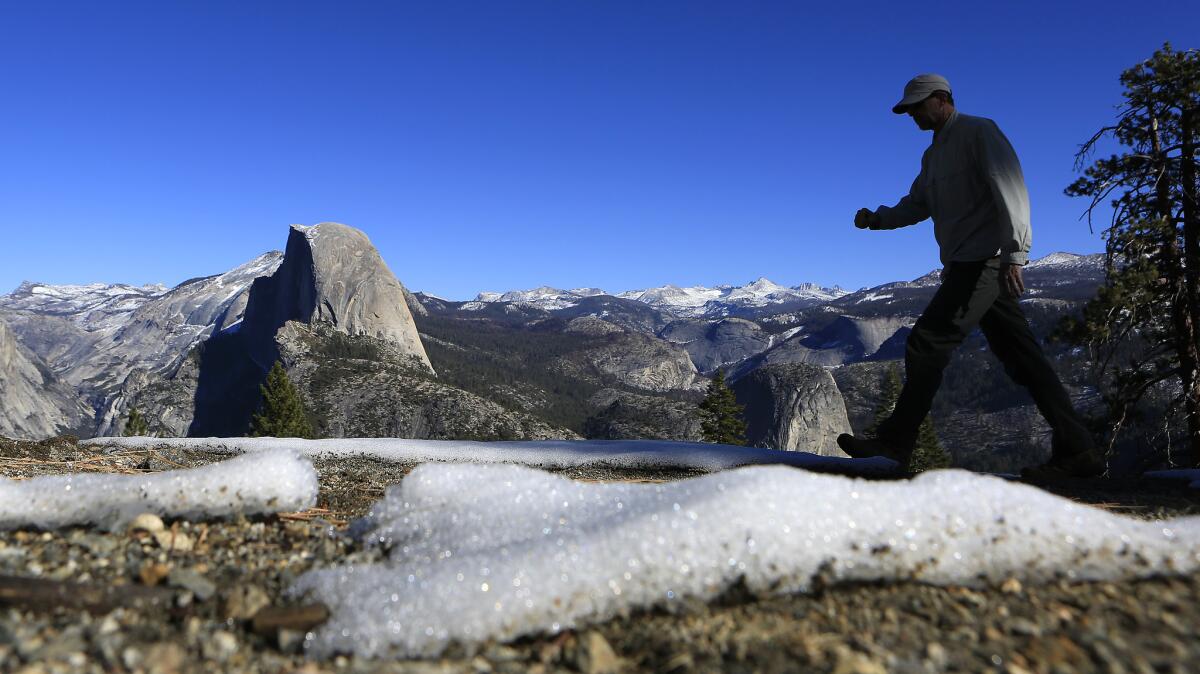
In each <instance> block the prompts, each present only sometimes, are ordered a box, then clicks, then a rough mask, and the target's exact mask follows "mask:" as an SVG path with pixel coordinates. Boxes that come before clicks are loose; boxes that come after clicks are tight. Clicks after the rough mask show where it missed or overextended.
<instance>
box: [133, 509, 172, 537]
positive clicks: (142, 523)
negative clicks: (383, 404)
mask: <svg viewBox="0 0 1200 674" xmlns="http://www.w3.org/2000/svg"><path fill="white" fill-rule="evenodd" d="M163 528H164V526H163V521H162V518H161V517H159V516H158V515H155V514H154V513H142V514H141V515H138V516H137V517H134V518H133V520H131V521H130V522H129V527H128V530H129V532H130V533H134V532H138V531H145V532H147V533H151V534H154V533H157V532H159V531H162V530H163Z"/></svg>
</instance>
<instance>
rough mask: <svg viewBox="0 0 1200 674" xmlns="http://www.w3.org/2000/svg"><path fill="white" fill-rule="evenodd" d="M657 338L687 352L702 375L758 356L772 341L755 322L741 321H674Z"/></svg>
mask: <svg viewBox="0 0 1200 674" xmlns="http://www.w3.org/2000/svg"><path fill="white" fill-rule="evenodd" d="M659 336H660V337H662V338H663V339H665V340H667V341H668V342H674V343H676V344H679V345H681V346H682V347H683V348H684V349H687V352H688V354H689V355H690V356H691V357H692V362H693V363H695V364H696V369H698V370H699V371H700V372H703V373H705V374H712V373H713V372H716V371H717V368H720V367H725V366H728V365H731V364H735V363H740V362H742V361H743V360H745V359H747V358H749V357H751V356H753V355H755V354H758V353H761V352H763V351H764V350H766V349H767V348H768V347H770V346H771V344H772V341H773V340H772V336H771V335H770V334H769V333H767V332H766V331H765V330H763V329H762V327H761V326H759V325H758V324H757V323H755V322H753V321H748V320H745V319H742V318H726V319H723V320H719V321H702V320H695V319H691V320H680V321H675V322H674V323H671V324H670V325H668V326H667V327H665V328H663V330H662V332H660V333H659Z"/></svg>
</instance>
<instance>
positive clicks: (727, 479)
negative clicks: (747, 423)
mask: <svg viewBox="0 0 1200 674" xmlns="http://www.w3.org/2000/svg"><path fill="white" fill-rule="evenodd" d="M358 526H359V529H360V531H362V532H363V534H364V535H365V537H366V539H367V541H368V542H369V543H370V544H372V545H380V546H384V547H386V548H387V549H389V557H390V558H389V561H388V562H386V563H382V564H373V565H360V566H343V567H340V568H333V569H326V570H321V571H314V572H309V573H307V574H305V575H304V576H302V577H301V578H300V579H299V580H298V581H297V583H296V584H295V586H294V587H293V588H292V591H293V592H294V593H297V594H303V593H308V594H310V595H311V596H312V597H313V598H315V599H318V600H320V601H322V602H325V603H326V604H327V605H328V606H329V607H330V608H331V610H332V617H331V619H330V621H329V622H327V623H326V624H325V625H324V626H322V627H321V628H320V629H319V630H318V631H317V632H315V633H313V634H310V635H309V637H308V640H307V647H308V648H309V649H310V651H311V652H313V653H314V654H316V655H318V656H328V655H330V654H332V653H335V652H348V651H353V652H355V653H357V654H359V655H364V656H380V655H390V654H396V655H402V656H430V655H436V654H438V653H440V652H441V651H443V650H444V649H445V648H446V646H447V645H448V644H450V643H451V642H458V643H460V644H463V645H464V646H466V647H467V648H468V649H470V648H472V647H473V645H474V644H477V643H479V642H482V641H485V640H488V639H500V640H506V639H512V638H515V637H518V636H520V635H524V634H530V633H545V632H549V633H554V632H557V631H559V630H563V629H570V628H575V627H578V626H581V625H584V624H587V623H591V622H596V621H600V620H604V619H606V618H609V617H612V616H614V615H617V614H619V613H621V612H623V611H628V610H631V609H636V608H643V607H650V606H655V605H668V606H669V605H672V604H677V603H679V602H680V601H681V600H683V599H685V598H689V597H690V598H698V599H702V600H705V599H711V598H713V597H716V596H718V595H720V594H721V593H722V592H723V591H725V590H727V589H728V588H730V587H731V586H733V585H735V584H736V583H739V582H741V583H744V585H745V587H746V588H747V589H749V591H751V592H752V593H755V594H758V595H771V594H784V593H794V592H804V591H808V590H811V589H812V588H813V587H814V585H816V584H821V583H829V582H840V581H889V580H899V579H911V580H917V581H921V582H927V583H934V584H961V585H970V586H978V585H980V584H985V583H995V582H999V581H1002V580H1004V579H1007V578H1010V577H1016V578H1020V579H1022V580H1026V581H1043V580H1048V579H1054V578H1067V579H1077V580H1084V579H1089V580H1098V579H1107V580H1116V579H1122V578H1130V577H1142V576H1148V575H1153V574H1164V573H1173V572H1190V571H1192V570H1194V569H1196V568H1197V566H1198V565H1200V517H1190V518H1181V519H1177V520H1173V521H1157V522H1151V521H1139V520H1134V519H1131V518H1127V517H1122V516H1118V515H1114V514H1111V513H1108V512H1105V511H1103V510H1100V509H1097V508H1092V507H1087V506H1081V505H1078V504H1075V503H1072V502H1070V501H1068V500H1066V499H1063V498H1060V497H1057V496H1053V495H1051V494H1048V493H1046V492H1043V491H1041V490H1039V489H1036V488H1033V487H1029V486H1026V485H1020V484H1012V483H1008V482H1005V481H1004V480H1001V479H998V478H994V477H985V476H979V475H974V474H971V473H967V472H964V471H936V472H932V473H926V474H923V475H921V476H920V477H918V478H916V479H914V480H912V481H901V482H866V481H862V480H859V479H852V478H846V477H840V476H824V475H817V474H813V473H809V472H805V471H799V470H794V469H791V468H786V467H780V466H773V467H752V468H743V469H738V470H733V471H726V472H722V473H717V474H713V475H707V476H704V477H699V478H694V479H691V480H685V481H679V482H672V483H665V484H632V483H613V484H588V483H582V482H574V481H571V480H568V479H564V478H561V477H556V476H554V475H550V474H548V473H545V472H542V471H538V470H534V469H530V468H525V467H520V466H499V465H489V466H469V465H437V464H427V465H423V466H420V467H418V468H417V469H416V470H414V471H413V472H412V473H411V474H410V475H409V476H408V477H406V478H405V479H404V481H403V482H402V483H401V484H400V485H396V486H393V487H391V488H389V489H388V491H387V492H386V495H385V497H384V499H383V500H381V501H380V502H379V503H377V504H376V506H375V507H374V508H373V509H372V511H371V515H370V516H369V517H368V518H367V520H365V521H363V522H360V523H359V524H358Z"/></svg>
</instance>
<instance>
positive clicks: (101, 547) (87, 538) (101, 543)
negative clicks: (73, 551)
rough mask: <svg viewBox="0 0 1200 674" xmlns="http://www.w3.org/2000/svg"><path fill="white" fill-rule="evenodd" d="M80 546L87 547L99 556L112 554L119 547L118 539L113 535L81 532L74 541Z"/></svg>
mask: <svg viewBox="0 0 1200 674" xmlns="http://www.w3.org/2000/svg"><path fill="white" fill-rule="evenodd" d="M72 542H73V543H75V544H76V545H79V546H80V547H83V548H87V550H88V552H90V553H92V554H93V555H95V556H97V557H102V556H104V555H109V554H112V552H113V551H114V550H116V549H117V541H116V539H115V538H113V537H112V536H101V535H99V534H91V533H88V534H81V535H79V536H78V537H76V538H75V540H74V541H72Z"/></svg>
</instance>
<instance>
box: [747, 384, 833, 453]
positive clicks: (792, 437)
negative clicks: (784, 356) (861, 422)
mask: <svg viewBox="0 0 1200 674" xmlns="http://www.w3.org/2000/svg"><path fill="white" fill-rule="evenodd" d="M731 388H732V389H733V392H734V394H735V395H736V396H737V400H738V402H739V403H741V404H742V405H745V406H746V412H745V417H746V440H747V442H748V443H749V444H750V445H751V446H754V447H771V448H774V449H782V450H786V451H798V452H811V453H813V454H820V455H822V456H846V454H845V453H843V452H842V450H841V449H840V448H839V447H838V446H837V436H838V435H839V434H841V433H849V432H850V421H849V419H848V418H847V417H846V405H845V403H844V402H843V401H842V394H841V392H840V391H839V390H838V387H837V384H836V383H835V382H834V380H833V376H832V375H831V374H830V373H829V372H828V371H827V370H825V369H824V368H822V367H817V366H814V365H807V364H803V363H789V364H781V365H766V366H763V367H760V368H758V369H757V370H754V371H753V372H751V373H750V374H748V375H746V376H745V377H742V378H741V379H739V380H737V381H736V382H734V383H733V385H732V386H731Z"/></svg>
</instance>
